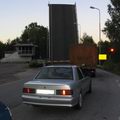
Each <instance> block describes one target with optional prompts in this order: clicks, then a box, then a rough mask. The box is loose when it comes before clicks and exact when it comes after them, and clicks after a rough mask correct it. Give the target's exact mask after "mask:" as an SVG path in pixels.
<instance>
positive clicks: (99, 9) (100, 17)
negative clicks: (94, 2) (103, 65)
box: [90, 6, 101, 65]
mask: <svg viewBox="0 0 120 120" xmlns="http://www.w3.org/2000/svg"><path fill="white" fill-rule="evenodd" d="M90 8H91V9H96V10H98V12H99V42H100V41H101V13H100V9H99V8H96V7H93V6H90ZM100 53H101V45H99V54H100ZM99 65H100V60H99Z"/></svg>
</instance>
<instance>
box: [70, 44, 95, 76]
mask: <svg viewBox="0 0 120 120" xmlns="http://www.w3.org/2000/svg"><path fill="white" fill-rule="evenodd" d="M70 63H71V64H76V65H78V66H81V67H83V69H85V70H86V71H87V72H88V73H90V75H91V76H95V75H96V65H97V46H96V45H95V44H77V45H73V46H71V47H70Z"/></svg>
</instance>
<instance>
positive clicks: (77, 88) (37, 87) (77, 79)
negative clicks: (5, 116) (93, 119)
mask: <svg viewBox="0 0 120 120" xmlns="http://www.w3.org/2000/svg"><path fill="white" fill-rule="evenodd" d="M87 92H89V93H90V92H91V78H90V77H88V76H84V73H83V72H82V70H81V69H80V68H79V67H78V66H76V65H52V66H45V67H42V68H41V70H40V72H39V73H38V74H37V75H36V77H35V78H34V79H33V80H32V81H29V82H27V83H25V84H24V87H23V95H22V99H23V103H26V104H31V105H49V106H67V107H75V108H77V109H80V108H81V107H82V103H83V99H82V98H83V95H85V93H87Z"/></svg>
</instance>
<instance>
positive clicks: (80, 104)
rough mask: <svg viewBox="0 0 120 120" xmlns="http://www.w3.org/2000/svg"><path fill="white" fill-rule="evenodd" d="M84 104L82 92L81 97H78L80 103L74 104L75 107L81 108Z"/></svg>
mask: <svg viewBox="0 0 120 120" xmlns="http://www.w3.org/2000/svg"><path fill="white" fill-rule="evenodd" d="M82 105H83V97H82V94H81V93H80V95H79V98H78V103H77V104H76V105H75V106H74V108H75V109H81V108H82Z"/></svg>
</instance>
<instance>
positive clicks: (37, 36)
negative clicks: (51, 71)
mask: <svg viewBox="0 0 120 120" xmlns="http://www.w3.org/2000/svg"><path fill="white" fill-rule="evenodd" d="M20 39H21V41H20V43H32V44H35V45H37V57H41V58H43V59H44V58H46V57H47V39H48V29H47V28H45V27H44V26H40V25H37V23H31V24H29V25H28V26H26V27H25V30H24V31H23V33H22V35H21V37H20Z"/></svg>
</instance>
